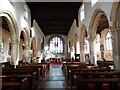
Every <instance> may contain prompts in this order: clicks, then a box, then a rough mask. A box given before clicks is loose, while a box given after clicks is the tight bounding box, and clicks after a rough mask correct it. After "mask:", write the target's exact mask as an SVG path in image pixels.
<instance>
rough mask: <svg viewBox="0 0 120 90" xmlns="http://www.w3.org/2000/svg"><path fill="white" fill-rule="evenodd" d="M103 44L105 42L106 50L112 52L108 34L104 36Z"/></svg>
mask: <svg viewBox="0 0 120 90" xmlns="http://www.w3.org/2000/svg"><path fill="white" fill-rule="evenodd" d="M105 42H106V50H112V36H111V33H110V32H108V33H107V34H106V37H105Z"/></svg>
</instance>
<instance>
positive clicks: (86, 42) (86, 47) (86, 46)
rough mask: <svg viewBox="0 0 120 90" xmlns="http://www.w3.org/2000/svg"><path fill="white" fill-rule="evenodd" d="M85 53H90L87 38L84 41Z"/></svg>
mask: <svg viewBox="0 0 120 90" xmlns="http://www.w3.org/2000/svg"><path fill="white" fill-rule="evenodd" d="M84 52H85V53H89V42H88V40H87V39H86V38H85V41H84Z"/></svg>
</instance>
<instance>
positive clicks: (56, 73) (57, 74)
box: [40, 65, 67, 90]
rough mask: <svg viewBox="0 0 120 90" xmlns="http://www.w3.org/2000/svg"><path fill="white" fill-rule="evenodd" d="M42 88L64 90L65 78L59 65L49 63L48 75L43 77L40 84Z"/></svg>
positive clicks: (45, 89) (65, 86) (65, 87)
mask: <svg viewBox="0 0 120 90" xmlns="http://www.w3.org/2000/svg"><path fill="white" fill-rule="evenodd" d="M40 88H42V89H43V90H49V89H51V90H52V89H54V90H56V89H59V90H66V89H67V85H66V78H65V75H64V74H63V72H62V66H61V65H50V70H49V74H48V76H47V77H46V78H45V81H44V82H43V83H42V85H41V86H40Z"/></svg>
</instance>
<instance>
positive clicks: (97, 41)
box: [95, 34, 100, 52]
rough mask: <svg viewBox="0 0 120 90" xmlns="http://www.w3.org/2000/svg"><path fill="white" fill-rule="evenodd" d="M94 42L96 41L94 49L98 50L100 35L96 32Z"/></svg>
mask: <svg viewBox="0 0 120 90" xmlns="http://www.w3.org/2000/svg"><path fill="white" fill-rule="evenodd" d="M95 43H96V51H98V52H99V51H100V35H99V34H97V36H96V40H95Z"/></svg>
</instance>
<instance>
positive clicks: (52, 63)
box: [50, 62, 62, 65]
mask: <svg viewBox="0 0 120 90" xmlns="http://www.w3.org/2000/svg"><path fill="white" fill-rule="evenodd" d="M50 64H51V65H62V62H50Z"/></svg>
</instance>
